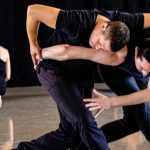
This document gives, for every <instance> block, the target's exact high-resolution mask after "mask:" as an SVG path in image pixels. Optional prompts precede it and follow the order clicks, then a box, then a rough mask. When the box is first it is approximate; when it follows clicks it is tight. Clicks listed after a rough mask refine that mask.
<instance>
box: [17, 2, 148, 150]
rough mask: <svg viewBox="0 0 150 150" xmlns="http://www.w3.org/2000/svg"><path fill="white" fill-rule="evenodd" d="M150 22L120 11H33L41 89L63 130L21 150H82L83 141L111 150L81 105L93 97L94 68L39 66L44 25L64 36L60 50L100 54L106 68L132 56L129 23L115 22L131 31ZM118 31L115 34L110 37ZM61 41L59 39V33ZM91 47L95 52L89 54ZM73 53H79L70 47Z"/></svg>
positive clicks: (32, 38) (83, 64)
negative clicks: (79, 149) (63, 47)
mask: <svg viewBox="0 0 150 150" xmlns="http://www.w3.org/2000/svg"><path fill="white" fill-rule="evenodd" d="M149 17H150V16H149V15H148V16H147V15H143V14H128V13H121V12H118V11H105V10H92V11H87V10H82V11H80V10H71V11H65V10H60V9H56V8H53V7H47V6H43V5H38V4H37V5H32V6H29V8H28V13H27V32H28V37H29V43H30V49H31V56H32V60H33V63H34V65H35V67H37V74H38V77H39V80H40V82H41V84H42V85H43V86H44V87H45V89H46V90H48V92H49V93H50V95H51V96H52V97H53V98H54V100H55V102H56V103H57V107H58V111H59V115H60V125H59V128H58V129H57V130H56V131H53V132H50V133H47V134H46V135H43V136H41V137H40V138H38V139H36V140H32V141H31V142H22V143H20V144H19V146H18V148H16V150H22V149H23V150H25V149H28V150H33V149H36V150H43V149H44V150H46V149H53V150H65V149H67V148H70V147H74V146H75V145H78V144H80V142H81V140H80V138H79V137H81V139H82V140H83V142H84V143H85V144H86V146H87V147H88V148H89V149H91V150H108V145H107V142H106V139H105V137H104V135H103V133H102V131H101V130H99V129H98V127H97V124H96V122H95V119H94V117H93V115H92V113H91V112H90V111H88V109H86V108H85V105H84V103H83V100H82V99H83V98H86V97H91V90H92V88H93V72H94V69H95V66H96V65H95V63H92V62H90V61H81V60H77V61H73V60H72V61H69V62H68V61H67V62H58V61H54V60H43V61H42V62H40V63H39V61H41V60H42V57H41V49H40V47H39V46H38V42H37V31H38V26H39V23H40V22H43V23H45V24H46V25H48V26H49V27H52V28H56V32H60V33H61V34H62V36H61V39H63V40H64V41H63V40H62V41H63V42H62V41H61V42H59V44H61V43H67V44H71V45H78V46H84V47H87V50H91V51H95V50H96V49H97V51H98V52H99V53H98V54H99V59H100V60H101V63H104V64H110V65H119V64H120V63H121V62H122V61H123V60H124V57H125V55H126V52H127V49H126V44H127V42H128V40H129V31H128V28H127V27H126V25H125V24H124V23H121V22H115V21H123V22H125V23H126V24H127V26H128V27H129V29H130V30H142V29H143V27H144V28H145V27H149V26H150V24H149V22H147V21H145V20H147V19H148V18H149ZM110 20H112V21H110ZM131 20H132V23H131ZM113 21H114V22H113ZM114 29H116V30H115V32H114V33H115V34H110V33H112V31H114ZM56 35H57V36H59V33H58V34H57V33H56ZM115 35H117V36H115ZM90 46H91V47H92V48H90V49H89V48H88V47H90ZM67 47H68V46H67ZM69 48H70V49H74V48H76V47H74V46H69ZM80 48H81V50H82V49H84V48H83V47H80ZM102 48H103V49H102ZM77 49H79V47H77ZM85 50H86V48H85ZM101 54H102V55H101ZM103 54H104V55H103ZM104 58H105V59H104ZM106 58H108V59H109V58H110V60H111V61H107V60H106ZM114 58H115V59H114ZM97 59H98V58H97ZM105 61H106V63H105ZM110 62H111V63H112V62H113V63H112V64H111V63H110ZM38 63H39V64H38ZM37 64H38V65H37ZM70 131H72V132H70Z"/></svg>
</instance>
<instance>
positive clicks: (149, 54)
mask: <svg viewBox="0 0 150 150" xmlns="http://www.w3.org/2000/svg"><path fill="white" fill-rule="evenodd" d="M135 65H136V68H137V69H138V71H140V72H141V73H143V75H147V74H148V73H150V38H145V39H143V40H141V41H140V43H139V45H138V46H137V47H136V48H135Z"/></svg>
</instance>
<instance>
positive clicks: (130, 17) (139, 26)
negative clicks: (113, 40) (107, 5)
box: [111, 11, 144, 32]
mask: <svg viewBox="0 0 150 150" xmlns="http://www.w3.org/2000/svg"><path fill="white" fill-rule="evenodd" d="M111 14H112V21H122V22H124V23H125V24H126V25H127V26H128V28H129V30H130V31H131V32H132V31H134V32H136V31H137V32H138V31H139V30H140V31H141V30H143V27H144V16H143V14H142V13H126V12H119V11H113V12H111Z"/></svg>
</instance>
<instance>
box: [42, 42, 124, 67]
mask: <svg viewBox="0 0 150 150" xmlns="http://www.w3.org/2000/svg"><path fill="white" fill-rule="evenodd" d="M42 56H43V58H44V59H55V60H59V61H64V60H69V59H84V60H91V61H94V62H97V63H101V64H106V65H113V66H115V65H119V64H120V63H121V62H122V61H123V60H124V59H120V58H119V57H118V55H117V54H116V53H113V52H109V51H104V50H102V49H99V50H96V49H93V48H86V47H79V46H71V45H67V44H62V45H56V46H52V47H48V48H44V49H43V50H42Z"/></svg>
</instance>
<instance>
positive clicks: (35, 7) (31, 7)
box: [27, 4, 39, 16]
mask: <svg viewBox="0 0 150 150" xmlns="http://www.w3.org/2000/svg"><path fill="white" fill-rule="evenodd" d="M38 6H39V4H33V5H29V6H28V8H27V16H34V15H35V14H36V12H37V10H38Z"/></svg>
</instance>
